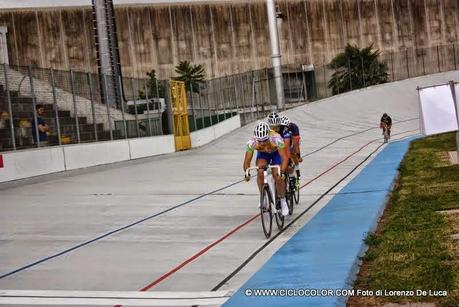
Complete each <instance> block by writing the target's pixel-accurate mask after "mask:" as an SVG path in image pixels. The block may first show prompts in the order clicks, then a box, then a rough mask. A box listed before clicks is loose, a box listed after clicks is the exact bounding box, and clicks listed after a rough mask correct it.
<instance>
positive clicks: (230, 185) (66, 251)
mask: <svg viewBox="0 0 459 307" xmlns="http://www.w3.org/2000/svg"><path fill="white" fill-rule="evenodd" d="M242 181H243V180H240V181H237V182H234V183H231V184H229V185H227V186H225V187H223V188H219V189H217V190H214V191H212V192H209V193H206V194H202V195H200V196H198V197H195V198H193V199H190V200H187V201H185V202H183V203H181V204H178V205H176V206H174V207H170V208H169V209H166V210H163V211H161V212H159V213H156V214H153V215H150V216H148V217H146V218H143V219H141V220H138V221H135V222H133V223H131V224H128V225H125V226H123V227H120V228H118V229H115V230H112V231H110V232H107V233H105V234H103V235H100V236H98V237H96V238H94V239H91V240H88V241H85V242H83V243H80V244H78V245H75V246H73V247H71V248H68V249H66V250H64V251H62V252H59V253H56V254H53V255H51V256H48V257H46V258H43V259H40V260H37V261H35V262H33V263H30V264H27V265H24V266H22V267H20V268H18V269H15V270H13V271H11V272H8V273H5V274H3V275H0V279H2V278H5V277H8V276H11V275H13V274H16V273H19V272H21V271H24V270H26V269H28V268H31V267H33V266H35V265H38V264H40V263H43V262H45V261H48V260H51V259H53V258H56V257H59V256H62V255H64V254H67V253H69V252H71V251H73V250H76V249H78V248H80V247H83V246H85V245H88V244H91V243H93V242H95V241H98V240H100V239H103V238H105V237H108V236H110V235H112V234H115V233H118V232H120V231H123V230H126V229H128V228H131V227H133V226H135V225H137V224H140V223H143V222H145V221H147V220H150V219H152V218H154V217H157V216H160V215H162V214H164V213H167V212H169V211H172V210H174V209H177V208H179V207H182V206H185V205H186V204H189V203H191V202H193V201H195V200H198V199H200V198H203V197H205V196H208V195H211V194H213V193H216V192H219V191H221V190H224V189H226V188H229V187H232V186H233V185H236V184H238V183H240V182H242Z"/></svg>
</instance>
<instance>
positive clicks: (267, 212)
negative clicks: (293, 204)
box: [260, 187, 273, 239]
mask: <svg viewBox="0 0 459 307" xmlns="http://www.w3.org/2000/svg"><path fill="white" fill-rule="evenodd" d="M271 208H272V199H271V192H270V191H269V187H264V189H263V192H262V193H261V195H260V217H261V226H262V227H263V232H264V234H265V237H266V239H269V237H270V236H271V229H272V227H273V213H272V211H271Z"/></svg>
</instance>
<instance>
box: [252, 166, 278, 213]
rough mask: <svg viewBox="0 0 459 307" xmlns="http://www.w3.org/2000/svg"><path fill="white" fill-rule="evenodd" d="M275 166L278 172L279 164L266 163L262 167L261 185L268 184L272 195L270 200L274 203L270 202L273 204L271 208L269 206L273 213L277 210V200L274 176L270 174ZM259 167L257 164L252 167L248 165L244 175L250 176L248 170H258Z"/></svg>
mask: <svg viewBox="0 0 459 307" xmlns="http://www.w3.org/2000/svg"><path fill="white" fill-rule="evenodd" d="M273 168H275V169H277V173H278V174H280V166H279V165H266V166H265V167H263V168H262V169H263V186H266V185H268V187H269V191H270V192H271V197H272V200H273V203H274V204H271V205H273V208H271V210H272V212H273V213H276V212H277V209H276V202H277V191H276V184H275V182H274V176H273V175H272V169H273ZM259 169H260V168H259V167H258V166H253V167H249V168H248V169H247V170H246V171H245V175H246V176H250V171H251V170H257V171H258V170H259Z"/></svg>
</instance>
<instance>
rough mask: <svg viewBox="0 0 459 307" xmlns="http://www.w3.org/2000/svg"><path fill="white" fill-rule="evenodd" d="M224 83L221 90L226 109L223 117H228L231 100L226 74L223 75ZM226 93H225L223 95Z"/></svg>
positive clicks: (230, 111) (229, 115) (230, 109)
mask: <svg viewBox="0 0 459 307" xmlns="http://www.w3.org/2000/svg"><path fill="white" fill-rule="evenodd" d="M222 80H223V78H222ZM224 80H225V83H224V86H223V91H222V95H223V100H224V101H225V102H224V103H225V108H226V109H227V111H226V112H225V119H227V118H230V117H231V113H232V107H231V100H230V94H229V86H228V83H229V82H228V76H227V75H225V79H224ZM225 94H226V95H225ZM228 111H229V113H228V114H226V113H227V112H228Z"/></svg>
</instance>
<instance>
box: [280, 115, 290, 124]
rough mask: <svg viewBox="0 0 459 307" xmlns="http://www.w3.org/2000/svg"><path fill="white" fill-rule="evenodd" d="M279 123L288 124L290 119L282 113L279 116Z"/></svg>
mask: <svg viewBox="0 0 459 307" xmlns="http://www.w3.org/2000/svg"><path fill="white" fill-rule="evenodd" d="M280 124H281V125H282V126H288V125H290V119H289V118H288V117H287V116H285V115H284V116H282V117H281V118H280Z"/></svg>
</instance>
